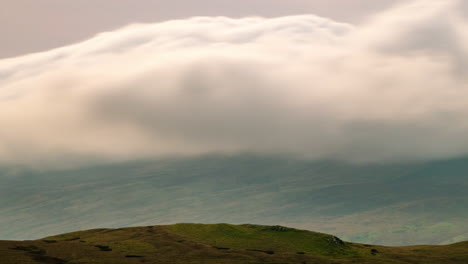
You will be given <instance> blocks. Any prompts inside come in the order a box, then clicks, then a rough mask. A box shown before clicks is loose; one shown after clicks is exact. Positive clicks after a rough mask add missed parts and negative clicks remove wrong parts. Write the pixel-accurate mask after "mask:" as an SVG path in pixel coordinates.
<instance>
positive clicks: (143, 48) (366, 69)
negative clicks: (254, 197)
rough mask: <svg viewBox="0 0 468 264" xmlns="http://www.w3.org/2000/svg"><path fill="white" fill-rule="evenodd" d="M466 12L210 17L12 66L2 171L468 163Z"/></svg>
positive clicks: (419, 8)
mask: <svg viewBox="0 0 468 264" xmlns="http://www.w3.org/2000/svg"><path fill="white" fill-rule="evenodd" d="M460 10H463V8H461V5H459V2H458V1H436V0H433V1H428V0H425V1H414V2H411V3H409V4H406V5H404V6H399V7H396V8H395V9H392V10H389V11H386V12H384V13H381V14H379V15H377V16H375V17H374V18H373V19H371V20H369V21H368V22H367V23H364V24H362V25H359V26H352V25H349V24H345V23H338V22H335V21H332V20H329V19H325V18H320V17H317V16H313V15H302V16H288V17H280V18H259V17H250V18H243V19H230V18H226V17H195V18H191V19H186V20H175V21H168V22H164V23H157V24H134V25H130V26H128V27H125V28H122V29H120V30H117V31H113V32H107V33H102V34H100V35H97V36H96V37H94V38H92V39H90V40H87V41H85V42H82V43H78V44H76V45H72V46H67V47H63V48H60V49H55V50H51V51H48V52H44V53H38V54H32V55H27V56H24V57H18V58H12V59H5V60H0V163H2V164H10V165H11V164H26V165H37V164H43V165H44V164H47V165H50V166H57V165H59V164H72V163H73V164H74V163H81V162H97V161H114V160H117V161H118V160H128V159H139V158H153V157H160V156H168V155H197V154H205V153H236V152H254V153H265V154H271V153H275V154H276V153H280V154H291V155H297V156H301V157H306V158H310V159H338V160H345V161H351V162H354V161H358V162H374V161H378V162H380V161H395V160H427V159H435V158H446V157H452V156H459V155H465V154H467V153H468V143H466V142H467V141H466V140H465V139H466V135H467V134H468V122H467V121H466V117H467V116H468V104H467V103H466V102H467V99H468V85H467V83H468V82H467V77H466V76H467V75H466V74H465V73H466V71H467V54H468V50H467V48H466V47H468V45H467V44H468V43H467V41H468V37H467V33H466V32H468V25H467V23H466V21H465V20H464V19H463V15H462V13H459V11H460Z"/></svg>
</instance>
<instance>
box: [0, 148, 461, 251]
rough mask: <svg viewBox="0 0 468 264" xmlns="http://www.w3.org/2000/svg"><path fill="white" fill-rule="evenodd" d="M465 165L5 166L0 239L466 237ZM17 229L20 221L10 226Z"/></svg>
mask: <svg viewBox="0 0 468 264" xmlns="http://www.w3.org/2000/svg"><path fill="white" fill-rule="evenodd" d="M467 189H468V159H452V160H443V161H432V162H426V163H411V164H398V163H396V164H386V165H379V164H374V165H361V164H345V163H339V162H331V161H321V162H310V161H303V160H294V159H287V158H282V157H265V156H263V157H262V156H254V155H237V156H217V157H214V156H206V157H198V158H187V159H166V160H158V161H139V162H129V163H119V164H108V165H103V166H96V167H89V168H85V169H63V170H57V171H47V170H45V171H43V172H38V170H35V171H34V172H28V170H22V171H18V170H8V169H3V170H0V215H1V217H0V238H1V239H8V240H23V239H38V238H41V237H44V236H47V235H49V234H59V233H66V232H71V231H74V230H77V229H79V230H86V229H91V228H96V227H103V228H107V227H110V228H118V227H126V226H147V225H155V224H173V223H177V222H179V223H180V222H198V223H220V222H229V223H234V224H240V223H252V222H253V223H264V224H270V225H275V224H281V225H285V226H291V227H295V228H301V229H308V230H316V231H320V232H324V233H330V234H334V235H336V236H339V237H341V238H343V239H344V240H347V241H353V242H359V243H369V244H383V245H393V246H400V245H413V244H434V245H436V244H450V243H455V242H458V241H464V240H468V222H467V221H466V219H468V210H466V208H468V193H467V192H466V190H467ZM12 223H14V224H12Z"/></svg>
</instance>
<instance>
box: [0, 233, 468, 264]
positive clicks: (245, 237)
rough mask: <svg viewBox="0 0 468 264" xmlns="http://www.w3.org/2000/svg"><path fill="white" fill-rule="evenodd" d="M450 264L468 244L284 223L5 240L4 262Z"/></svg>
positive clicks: (467, 254) (467, 258)
mask: <svg viewBox="0 0 468 264" xmlns="http://www.w3.org/2000/svg"><path fill="white" fill-rule="evenodd" d="M44 263H45V264H67V263H70V264H71V263H82V264H98V263H119V264H125V263H128V264H131V263H174V264H177V263H213V264H215V263H216V264H223V263H229V264H237V263H239V264H241V263H242V264H249V263H250V264H259V263H271V264H273V263H276V264H279V263H298V264H313V263H317V264H318V263H320V264H332V263H335V264H337V263H362V264H371V263H372V264H379V263H382V264H383V263H392V264H405V263H407V264H409V263H412V264H415V263H421V264H431V263H438V264H442V263H444V264H452V263H454V264H455V263H460V264H462V263H463V264H466V263H468V242H461V243H457V244H452V245H447V246H409V247H385V246H374V245H365V244H356V243H348V242H344V241H342V240H341V239H339V238H337V237H335V236H332V235H328V234H323V233H316V232H311V231H305V230H298V229H293V228H288V227H283V226H263V225H250V224H245V225H231V224H211V225H206V224H176V225H165V226H147V227H131V228H119V229H94V230H88V231H79V232H73V233H68V234H62V235H57V236H51V237H47V238H43V239H40V240H34V241H0V264H44Z"/></svg>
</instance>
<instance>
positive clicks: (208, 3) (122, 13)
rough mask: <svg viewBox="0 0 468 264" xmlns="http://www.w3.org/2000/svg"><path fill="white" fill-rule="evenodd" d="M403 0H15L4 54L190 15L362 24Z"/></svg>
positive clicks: (5, 13)
mask: <svg viewBox="0 0 468 264" xmlns="http://www.w3.org/2000/svg"><path fill="white" fill-rule="evenodd" d="M399 2H403V0H378V1H375V0H237V1H231V0H197V1H185V0H170V1H169V0H138V1H135V0H40V1H37V0H15V1H4V3H2V8H1V9H0V36H3V37H2V44H1V46H0V58H6V57H13V56H18V55H22V54H26V53H31V52H37V51H44V50H49V49H52V48H57V47H61V46H64V45H67V44H72V43H75V42H78V41H82V40H86V39H88V38H90V37H92V36H93V35H95V34H98V33H101V32H103V31H109V30H114V29H117V28H120V27H123V26H125V25H127V24H130V23H136V22H145V23H154V22H161V21H165V20H171V19H183V18H187V17H191V16H228V17H245V16H265V17H277V16H286V15H293V14H316V15H319V16H323V17H329V18H332V19H336V20H338V21H343V22H349V23H359V22H361V21H363V20H365V19H366V18H367V17H369V16H371V15H372V14H374V13H376V12H377V11H380V10H383V9H386V8H388V7H389V6H391V5H393V4H396V3H399Z"/></svg>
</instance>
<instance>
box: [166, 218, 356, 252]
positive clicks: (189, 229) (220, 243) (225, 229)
mask: <svg viewBox="0 0 468 264" xmlns="http://www.w3.org/2000/svg"><path fill="white" fill-rule="evenodd" d="M165 228H166V229H167V230H168V231H170V232H173V233H175V234H178V235H181V236H184V237H187V238H189V239H193V240H194V241H197V242H201V243H205V244H209V245H214V246H217V247H224V248H234V249H258V250H264V251H274V252H293V251H298V252H306V253H313V254H318V255H352V254H353V253H355V252H354V251H353V250H352V249H351V248H349V247H348V246H347V245H346V244H340V240H339V239H337V238H335V237H334V236H331V235H327V234H322V233H316V232H310V231H305V230H298V229H293V228H286V227H281V226H261V225H230V224H212V225H204V224H176V225H171V226H166V227H165Z"/></svg>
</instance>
